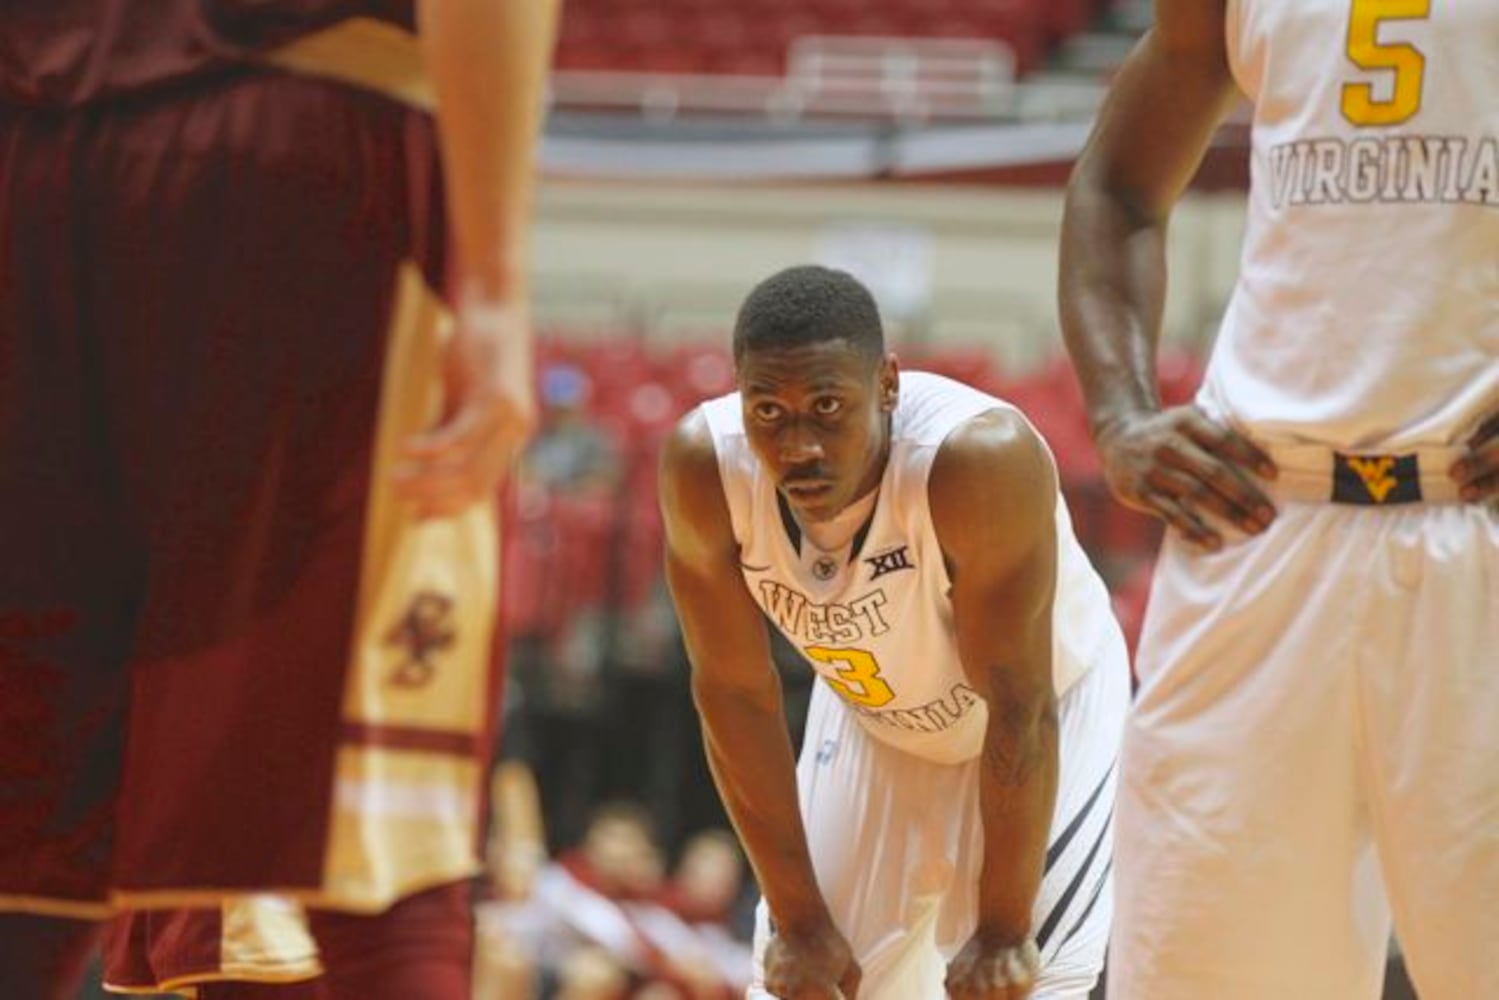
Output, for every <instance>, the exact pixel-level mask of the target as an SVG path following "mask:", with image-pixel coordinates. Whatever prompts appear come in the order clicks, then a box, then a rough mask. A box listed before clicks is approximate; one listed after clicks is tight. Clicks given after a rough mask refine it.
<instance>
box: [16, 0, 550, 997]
mask: <svg viewBox="0 0 1499 1000" xmlns="http://www.w3.org/2000/svg"><path fill="white" fill-rule="evenodd" d="M554 19H555V10H554V9H553V5H552V4H550V3H547V2H544V0H543V2H537V3H526V4H518V3H504V2H498V0H432V2H423V3H419V4H416V5H415V6H413V4H411V3H409V2H407V3H403V2H400V0H396V2H374V0H371V2H368V3H364V2H357V0H348V2H343V0H284V2H283V0H271V2H265V0H257V2H250V0H230V2H224V3H214V4H205V3H201V2H199V0H160V2H157V3H152V4H139V3H126V2H124V0H61V2H59V0H46V2H42V0H21V2H16V3H10V4H7V5H6V9H5V12H4V14H3V15H0V52H3V53H4V58H3V59H0V495H3V496H4V497H5V498H6V499H5V514H6V516H5V518H4V521H3V523H0V552H4V553H5V559H4V560H3V563H0V908H3V909H5V910H9V911H17V912H15V913H12V914H11V915H9V916H6V917H4V918H3V920H0V995H4V996H7V997H10V996H15V997H28V998H31V997H38V998H44V997H51V996H66V995H68V993H67V991H68V989H69V986H68V983H69V981H70V980H71V979H72V978H73V976H74V973H73V970H74V969H75V968H76V966H77V961H76V959H77V958H78V956H80V955H81V954H82V953H84V952H85V951H86V949H87V946H88V944H89V941H88V938H89V937H90V936H91V930H90V925H89V924H88V923H86V922H79V923H66V922H63V921H61V920H58V921H53V922H48V921H47V920H46V919H45V918H43V917H35V916H21V915H19V914H20V913H26V914H41V915H46V917H64V916H66V917H75V918H82V920H84V921H88V920H93V919H97V918H101V917H104V916H107V915H108V914H109V913H110V912H112V911H113V910H114V909H116V908H121V907H134V908H145V909H152V910H154V909H156V908H159V907H171V906H180V907H202V908H203V910H202V911H201V912H202V913H205V914H207V915H208V916H210V917H212V916H215V915H220V914H221V915H223V916H225V917H226V918H228V917H229V916H230V914H231V910H232V909H233V907H237V906H239V905H241V904H240V903H238V902H236V901H237V900H239V899H240V898H241V897H243V896H244V895H245V894H249V893H254V892H264V891H267V890H274V891H276V892H278V893H280V894H282V895H283V896H284V897H286V898H288V899H291V900H295V901H299V902H301V903H305V904H307V905H310V906H313V907H315V908H318V912H319V914H320V915H319V916H316V917H315V918H314V929H315V930H316V931H317V935H318V937H319V939H320V940H321V942H322V946H323V947H322V950H323V958H324V962H325V964H327V965H328V966H329V969H330V983H331V984H332V986H331V988H332V989H333V990H334V994H335V995H337V996H340V997H344V996H351V997H352V996H358V997H361V998H364V1000H369V998H374V997H385V996H402V997H410V996H417V995H420V996H423V997H433V998H446V997H450V996H453V997H456V996H461V995H466V992H465V991H466V982H467V975H468V956H467V954H466V952H467V945H466V942H467V939H468V934H469V931H468V923H467V906H466V900H465V899H464V898H463V892H462V890H461V889H460V888H458V887H459V886H460V885H461V884H462V883H463V882H464V880H466V879H467V878H468V877H469V876H470V875H471V874H472V873H473V872H474V871H475V870H476V869H477V861H476V857H475V853H476V852H475V846H476V845H475V840H476V838H475V829H476V825H477V823H476V819H477V816H478V813H479V799H480V795H479V789H480V786H481V783H482V781H483V774H484V772H485V757H486V754H485V749H486V732H487V729H488V723H489V719H488V717H487V716H488V708H487V706H489V705H490V704H491V700H492V699H491V698H490V696H489V692H490V685H489V677H488V674H489V664H490V662H491V656H490V638H491V625H492V619H493V614H494V606H495V601H496V581H495V556H496V551H495V550H496V539H495V525H494V515H493V509H492V497H493V495H494V491H495V488H496V485H497V483H498V481H499V479H500V477H501V476H502V475H503V473H504V471H505V470H506V469H507V468H508V467H509V465H510V464H511V462H512V460H513V459H514V457H515V455H516V453H517V452H518V451H519V449H520V448H521V446H522V444H523V440H524V437H525V434H526V432H527V430H528V429H529V426H530V423H531V421H532V409H533V404H532V400H531V341H530V330H529V324H528V319H527V315H526V297H525V287H524V271H525V241H526V235H525V228H526V223H527V218H528V206H529V200H530V190H531V184H532V179H531V178H532V160H533V154H534V146H535V136H536V132H537V128H538V121H539V117H540V109H541V88H542V81H543V78H544V72H545V68H546V65H547V62H548V56H549V52H550V42H551V35H552V29H553V21H554ZM413 29H415V30H416V32H417V33H413ZM418 35H419V37H418ZM434 99H435V100H436V101H438V102H440V106H441V108H440V111H439V113H438V114H437V116H436V119H435V120H434V117H433V115H432V114H431V113H430V111H429V110H427V109H429V108H430V107H431V105H432V104H433V102H434ZM445 191H446V197H445V195H444V192H445ZM449 220H451V223H450V222H449ZM450 246H451V247H452V248H453V249H454V250H455V254H454V255H453V256H452V257H451V258H450V257H449V255H448V253H447V250H448V249H449V247H450ZM439 292H441V293H442V294H439ZM449 316H450V317H451V322H447V320H448V318H449ZM221 906H228V907H230V909H224V910H221V909H220V907H221ZM412 911H419V912H422V913H425V914H429V916H421V917H415V918H410V919H415V920H416V921H417V922H418V923H422V924H423V925H425V926H431V920H432V917H431V916H430V915H433V914H435V915H438V919H441V920H446V921H448V924H447V925H446V926H445V927H444V928H443V929H442V932H441V933H440V934H438V935H433V936H434V937H437V938H440V939H442V941H443V942H444V944H443V946H442V948H443V950H441V951H437V952H434V953H433V954H432V955H429V956H426V957H423V956H420V955H411V954H410V953H409V952H408V951H405V950H403V948H402V947H401V945H400V942H409V941H410V940H412V939H413V938H415V937H416V936H418V935H416V934H414V933H412V932H411V925H410V924H409V923H408V925H407V926H406V927H404V928H403V926H402V921H403V920H405V919H408V918H406V917H403V916H402V915H403V914H409V913H411V912H412ZM234 912H237V911H234ZM339 912H343V913H350V914H386V916H382V917H375V918H371V917H364V916H347V917H339V916H336V915H335V914H336V913H339ZM453 915H458V916H457V917H454V916H453ZM235 923H236V922H235V920H233V919H226V920H225V921H224V926H223V927H222V928H221V930H223V931H225V932H226V935H225V936H224V937H225V947H226V948H227V947H229V945H228V943H227V932H228V931H231V930H232V929H233V927H234V926H235ZM190 928H191V931H192V933H193V934H194V935H200V934H206V935H207V937H205V938H204V940H208V939H210V938H211V937H212V932H211V930H210V931H207V932H205V931H204V929H203V926H202V924H201V923H197V922H193V921H190ZM349 928H354V929H352V930H351V929H349ZM146 931H147V932H146V933H143V935H142V940H143V941H145V942H147V943H150V944H152V945H153V946H152V947H148V948H144V949H142V950H143V951H144V952H145V953H146V954H147V957H148V958H152V959H154V958H155V956H156V955H157V954H158V953H161V954H164V955H168V956H169V957H171V956H173V955H176V954H177V952H178V949H175V948H173V947H168V946H167V945H166V944H163V942H164V941H168V939H169V938H171V936H170V935H168V936H166V937H164V936H163V935H161V934H158V933H155V932H154V931H150V929H149V928H147V929H146ZM158 945H159V946H160V947H156V946H158ZM399 956H407V957H408V958H409V959H410V961H409V962H407V963H406V964H407V965H408V966H409V968H410V969H411V970H412V975H413V977H416V978H418V979H419V981H420V982H421V983H422V985H421V987H420V988H418V987H415V986H413V985H411V983H412V980H405V979H402V978H401V970H400V969H396V968H393V967H387V966H386V965H384V964H382V963H387V962H392V961H397V957H399ZM377 959H378V961H377ZM173 960H174V961H175V958H173ZM345 969H347V970H353V971H352V972H351V975H353V976H356V977H362V978H361V979H359V981H355V980H353V979H351V980H349V981H348V982H346V983H345V982H343V981H341V980H339V976H340V975H341V974H342V971H343V970H345ZM146 971H147V972H150V971H151V970H150V969H149V968H148V969H147V970H146ZM403 983H405V985H404V986H403V985H402V984H403Z"/></svg>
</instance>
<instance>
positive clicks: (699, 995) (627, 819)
mask: <svg viewBox="0 0 1499 1000" xmlns="http://www.w3.org/2000/svg"><path fill="white" fill-rule="evenodd" d="M723 846H724V845H723V843H722V842H721V841H720V842H719V843H718V844H716V845H714V844H710V843H709V842H704V845H703V846H702V847H700V848H699V850H698V852H697V853H696V855H695V858H696V860H695V861H694V862H693V863H692V866H691V875H690V876H689V877H687V878H686V880H685V882H683V883H681V884H678V885H677V886H676V887H675V891H674V892H672V893H671V894H670V896H671V897H673V898H677V899H680V900H694V901H696V902H695V903H694V905H696V906H697V907H698V909H699V912H700V914H701V913H706V910H704V909H703V907H704V906H707V907H709V908H713V909H721V904H722V902H723V900H724V899H725V898H728V897H732V898H735V899H737V897H738V895H739V892H740V888H741V884H742V877H743V868H742V862H741V861H740V860H739V857H738V854H737V851H733V844H732V840H730V841H729V842H728V844H727V846H728V847H729V848H730V850H731V852H732V853H730V854H729V855H728V856H727V857H725V855H724V854H723V851H722V847H723ZM664 869H665V859H664V856H663V854H662V852H661V850H660V847H659V845H658V843H657V841H656V835H655V830H654V824H653V822H652V820H651V818H650V815H649V813H647V812H646V811H645V810H644V809H643V808H641V807H640V806H638V805H636V804H634V803H629V802H616V803H609V804H606V805H604V806H601V807H600V808H599V809H598V810H597V811H596V812H595V813H594V815H593V818H592V820H591V821H590V823H589V826H588V831H587V833H586V834H585V836H584V837H583V840H582V842H581V843H580V844H579V845H578V846H577V847H576V848H573V849H571V850H568V851H565V852H563V853H562V854H561V855H560V856H559V858H558V859H557V860H556V861H555V862H552V863H550V864H548V865H547V866H545V867H544V868H543V869H542V870H541V872H540V873H539V874H538V876H537V878H536V882H535V887H534V891H533V892H532V894H531V896H530V898H529V899H528V900H525V901H523V902H509V903H506V902H496V903H489V904H485V905H484V906H482V907H481V908H480V916H479V920H480V924H481V926H482V927H483V928H484V930H483V931H482V932H481V936H482V937H484V938H486V939H503V940H505V941H507V942H510V943H511V947H512V950H513V951H515V952H523V953H525V954H528V955H530V956H534V960H535V961H536V963H537V966H538V969H537V972H538V975H537V977H536V978H537V980H538V981H539V983H540V995H541V996H543V997H547V998H563V1000H623V998H627V997H628V998H632V1000H667V998H671V1000H727V998H728V997H730V996H732V995H733V994H734V991H735V989H736V986H737V988H738V989H739V990H740V991H742V990H743V985H742V983H743V982H744V981H747V979H746V978H745V973H746V972H747V968H746V966H747V957H746V956H747V949H745V946H744V945H743V943H742V942H741V943H739V946H738V947H739V948H740V949H741V950H742V951H743V952H744V954H743V955H735V954H734V953H733V951H732V947H733V941H732V939H731V938H730V937H729V934H728V931H727V927H726V926H724V927H721V933H718V934H717V935H714V934H711V933H704V931H703V924H701V923H693V922H690V921H689V920H686V919H683V918H682V917H681V916H679V915H678V914H677V913H676V912H674V910H673V909H672V908H671V906H669V905H667V903H666V899H667V898H668V893H667V887H666V883H665V881H664ZM684 871H685V870H684ZM689 886H690V887H689ZM723 969H729V970H732V978H731V977H729V976H726V975H725V974H724V972H723V971H721V970H723Z"/></svg>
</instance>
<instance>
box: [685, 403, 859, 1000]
mask: <svg viewBox="0 0 1499 1000" xmlns="http://www.w3.org/2000/svg"><path fill="white" fill-rule="evenodd" d="M661 509H662V515H663V519H664V521H665V524H666V581H667V584H668V585H669V586H670V588H671V595H672V600H673V601H674V602H675V604H676V608H677V616H678V618H679V619H680V620H681V623H682V634H683V638H684V639H685V640H686V644H687V654H688V658H689V659H690V660H691V662H692V696H693V701H694V702H695V703H696V705H697V710H698V715H699V717H700V719H701V722H702V727H703V742H704V744H705V746H706V749H707V755H708V764H709V767H710V769H711V770H712V772H713V780H714V783H715V784H716V785H717V786H718V792H719V795H720V796H721V797H722V798H723V803H724V806H725V808H726V809H727V810H728V813H729V817H730V819H731V820H732V821H733V823H734V827H735V829H736V830H737V831H738V833H739V839H740V841H741V842H742V843H743V844H744V849H745V853H746V854H747V855H748V857H749V861H750V865H751V866H752V867H753V868H754V870H755V876H756V878H757V879H758V881H759V884H760V889H761V891H762V892H763V893H764V894H765V901H766V905H767V906H768V907H769V909H770V913H771V916H772V917H773V918H774V920H775V923H776V937H775V938H774V939H773V940H772V942H771V944H770V947H769V948H768V950H767V952H766V960H765V966H766V988H767V989H768V990H770V992H771V993H772V994H774V995H775V996H779V997H794V998H796V1000H834V998H836V997H837V996H838V995H839V992H838V991H839V990H840V989H841V991H842V995H843V996H845V997H847V998H849V1000H852V998H853V996H854V995H855V992H856V991H857V989H858V980H859V969H858V966H857V964H856V963H855V962H854V961H853V957H852V953H851V952H850V950H849V947H848V943H847V941H846V940H845V939H844V938H843V936H842V935H841V934H840V933H839V931H838V930H837V928H836V926H835V925H834V922H833V918H832V916H831V915H830V914H829V912H828V908H827V903H826V901H825V900H824V899H823V898H822V894H821V892H820V891H819V890H818V888H817V880H816V878H815V877H814V875H813V872H812V859H811V856H810V854H809V852H808V849H807V835H806V831H805V829H804V828H803V825H802V818H801V810H800V808H799V806H798V800H797V789H796V764H795V760H794V758H793V755H792V750H791V740H790V737H789V735H788V734H787V731H786V716H785V710H784V708H783V707H782V703H781V684H780V680H779V678H778V677H777V676H776V672H775V667H774V664H773V663H772V661H771V657H770V642H769V638H768V636H767V633H766V625H765V621H764V618H763V617H762V616H761V614H760V609H759V607H758V606H757V605H756V604H755V602H754V599H753V598H752V597H751V596H750V593H749V590H748V589H747V588H746V587H745V584H744V577H743V575H742V571H741V569H740V566H739V547H738V545H737V543H736V542H735V540H734V532H733V526H732V523H731V521H730V519H729V510H728V504H727V502H726V501H725V499H724V494H723V486H722V483H721V480H720V478H719V473H718V459H717V456H716V454H715V452H714V449H713V442H712V438H711V436H710V434H709V431H708V427H707V423H706V421H705V420H704V419H703V418H702V417H701V415H699V414H691V415H689V416H688V417H687V418H685V419H684V420H683V422H682V423H681V424H680V425H679V426H678V427H677V429H676V431H675V432H674V433H673V435H672V436H671V438H670V439H669V440H668V441H667V443H666V447H665V449H664V450H663V453H662V459H661Z"/></svg>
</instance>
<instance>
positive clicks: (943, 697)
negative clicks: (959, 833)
mask: <svg viewBox="0 0 1499 1000" xmlns="http://www.w3.org/2000/svg"><path fill="white" fill-rule="evenodd" d="M701 409H702V412H703V414H704V415H705V417H706V418H707V421H708V426H709V428H710V429H711V431H712V434H713V445H714V448H715V449H716V450H717V453H718V467H719V472H720V475H721V478H722V480H723V489H724V496H725V498H726V499H727V501H728V506H729V513H730V516H731V517H732V519H733V526H734V537H735V539H736V540H737V541H738V542H739V550H740V551H739V559H740V564H741V566H742V567H743V571H744V582H745V585H746V586H747V587H748V588H749V591H750V593H751V594H753V595H754V598H755V601H756V602H757V603H758V604H759V605H760V607H761V608H762V609H763V610H764V612H765V614H766V616H767V617H768V618H769V619H770V621H771V622H772V623H773V624H774V625H775V627H776V628H778V629H779V630H780V631H781V633H782V634H783V635H785V637H786V638H787V639H788V640H789V641H790V642H791V644H792V645H794V646H795V647H796V648H797V649H798V650H800V651H801V653H802V656H803V657H804V658H805V659H806V660H807V662H808V663H809V664H810V665H811V666H812V669H813V670H815V671H817V673H818V674H819V675H820V676H821V677H822V679H823V680H824V681H825V682H826V683H827V684H828V686H829V687H830V688H832V689H833V690H834V691H835V692H837V693H838V694H839V695H840V696H841V697H842V698H843V699H844V700H845V701H846V702H847V703H848V704H849V705H851V706H853V708H854V709H855V711H856V712H857V713H858V715H859V719H860V721H861V722H862V724H863V725H864V727H865V729H866V730H867V731H868V732H869V733H870V734H871V735H873V736H874V737H876V738H877V739H880V740H882V741H884V742H886V743H889V744H891V745H893V746H896V747H898V748H900V749H902V750H905V751H908V752H910V753H913V754H916V755H917V756H920V757H923V758H925V759H928V760H932V761H936V762H938V763H958V762H960V761H964V760H968V759H970V758H972V757H974V756H975V755H976V754H977V753H978V752H979V750H980V749H981V748H982V746H983V737H984V724H985V718H986V716H987V712H986V710H985V706H984V704H983V702H982V700H981V699H980V698H979V696H978V695H977V694H976V693H975V691H974V690H973V688H971V687H970V686H969V684H968V682H967V678H966V676H965V674H964V672H963V665H962V663H961V662H960V661H959V659H958V643H957V635H956V633H955V631H954V627H953V609H952V600H951V598H950V596H949V591H950V589H951V581H950V580H949V579H948V577H947V569H946V566H945V565H944V562H943V558H942V551H941V548H940V547H939V546H938V544H937V536H936V532H935V529H934V528H933V526H932V516H931V511H930V509H929V507H928V502H927V475H928V473H929V472H930V471H931V467H932V460H933V459H934V458H935V457H936V454H937V449H938V447H939V446H940V445H941V444H942V442H943V441H944V440H945V439H946V438H947V436H948V434H950V433H952V431H953V429H954V428H956V427H958V426H959V425H961V424H962V423H964V422H965V421H967V420H970V419H972V418H973V417H976V416H978V415H979V414H981V413H985V412H987V411H990V410H997V409H1013V407H1011V406H1010V404H1008V403H1005V402H1002V401H1000V400H998V399H995V398H994V397H993V396H988V395H985V394H984V393H981V392H978V391H977V390H974V389H970V388H969V387H968V386H965V385H963V384H961V383H959V382H954V381H952V380H951V379H946V378H942V377H940V376H937V375H929V374H924V373H921V372H904V373H902V375H901V382H900V401H899V404H898V405H897V407H896V410H895V414H894V416H893V419H892V422H891V423H892V427H891V440H890V459H889V462H888V464H887V465H886V467H885V474H884V476H883V478H882V479H881V480H880V487H879V495H878V500H877V501H876V503H875V506H874V510H873V513H872V515H871V516H870V519H869V521H868V523H867V525H866V526H865V527H864V528H862V529H860V530H859V531H858V532H857V533H856V534H855V535H854V537H853V539H852V540H851V541H850V542H849V543H848V544H846V545H844V546H843V547H842V549H840V550H838V551H833V552H827V551H822V550H819V549H818V548H817V547H816V546H815V545H814V544H813V543H812V541H811V540H810V539H809V538H808V537H806V535H805V533H804V532H802V531H801V529H800V528H799V527H798V526H797V523H796V520H795V519H794V517H793V516H792V514H791V512H790V510H789V508H787V507H786V506H785V504H784V502H783V501H782V500H781V497H780V493H779V492H778V491H777V489H776V484H775V481H774V478H773V477H772V476H770V475H768V474H767V473H766V472H765V471H764V470H763V469H762V468H761V466H760V463H759V461H758V460H757V459H756V458H755V455H754V453H753V452H752V451H751V450H750V445H749V441H748V439H747V438H746V437H745V433H744V421H743V414H742V412H741V409H740V401H739V395H738V394H737V393H734V394H731V395H728V396H723V397H721V398H719V399H715V400H712V401H711V402H708V403H704V404H703V406H702V408H701ZM1056 518H1057V544H1058V546H1059V549H1060V551H1059V552H1058V562H1057V594H1056V602H1055V611H1054V616H1053V629H1054V632H1053V636H1054V638H1053V670H1054V677H1055V684H1056V689H1057V693H1058V694H1059V695H1060V694H1061V693H1062V692H1064V691H1065V690H1067V689H1068V688H1069V687H1070V686H1071V685H1072V684H1073V683H1074V682H1076V681H1077V679H1078V678H1079V677H1081V676H1083V674H1084V673H1086V672H1087V670H1088V669H1089V668H1090V667H1091V666H1092V664H1093V662H1094V661H1095V659H1096V658H1097V657H1098V656H1099V655H1100V653H1101V651H1102V650H1103V649H1104V648H1105V643H1106V642H1107V641H1108V640H1109V639H1110V638H1111V637H1113V638H1114V640H1115V641H1122V640H1119V639H1118V628H1119V626H1118V624H1117V622H1116V621H1115V619H1114V617H1113V612H1112V609H1111V606H1110V603H1109V595H1108V591H1107V589H1106V588H1105V587H1104V584H1103V581H1102V580H1101V579H1100V578H1099V576H1098V574H1097V573H1096V572H1095V571H1094V569H1093V566H1092V565H1091V564H1090V563H1089V562H1088V558H1087V556H1086V555H1085V554H1084V553H1083V551H1082V548H1081V547H1080V546H1079V545H1078V543H1077V539H1076V537H1075V536H1074V535H1073V532H1072V522H1071V520H1070V518H1069V517H1068V514H1067V508H1066V506H1065V505H1064V503H1063V502H1062V499H1061V497H1060V496H1059V497H1058V498H1057V514H1056Z"/></svg>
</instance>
